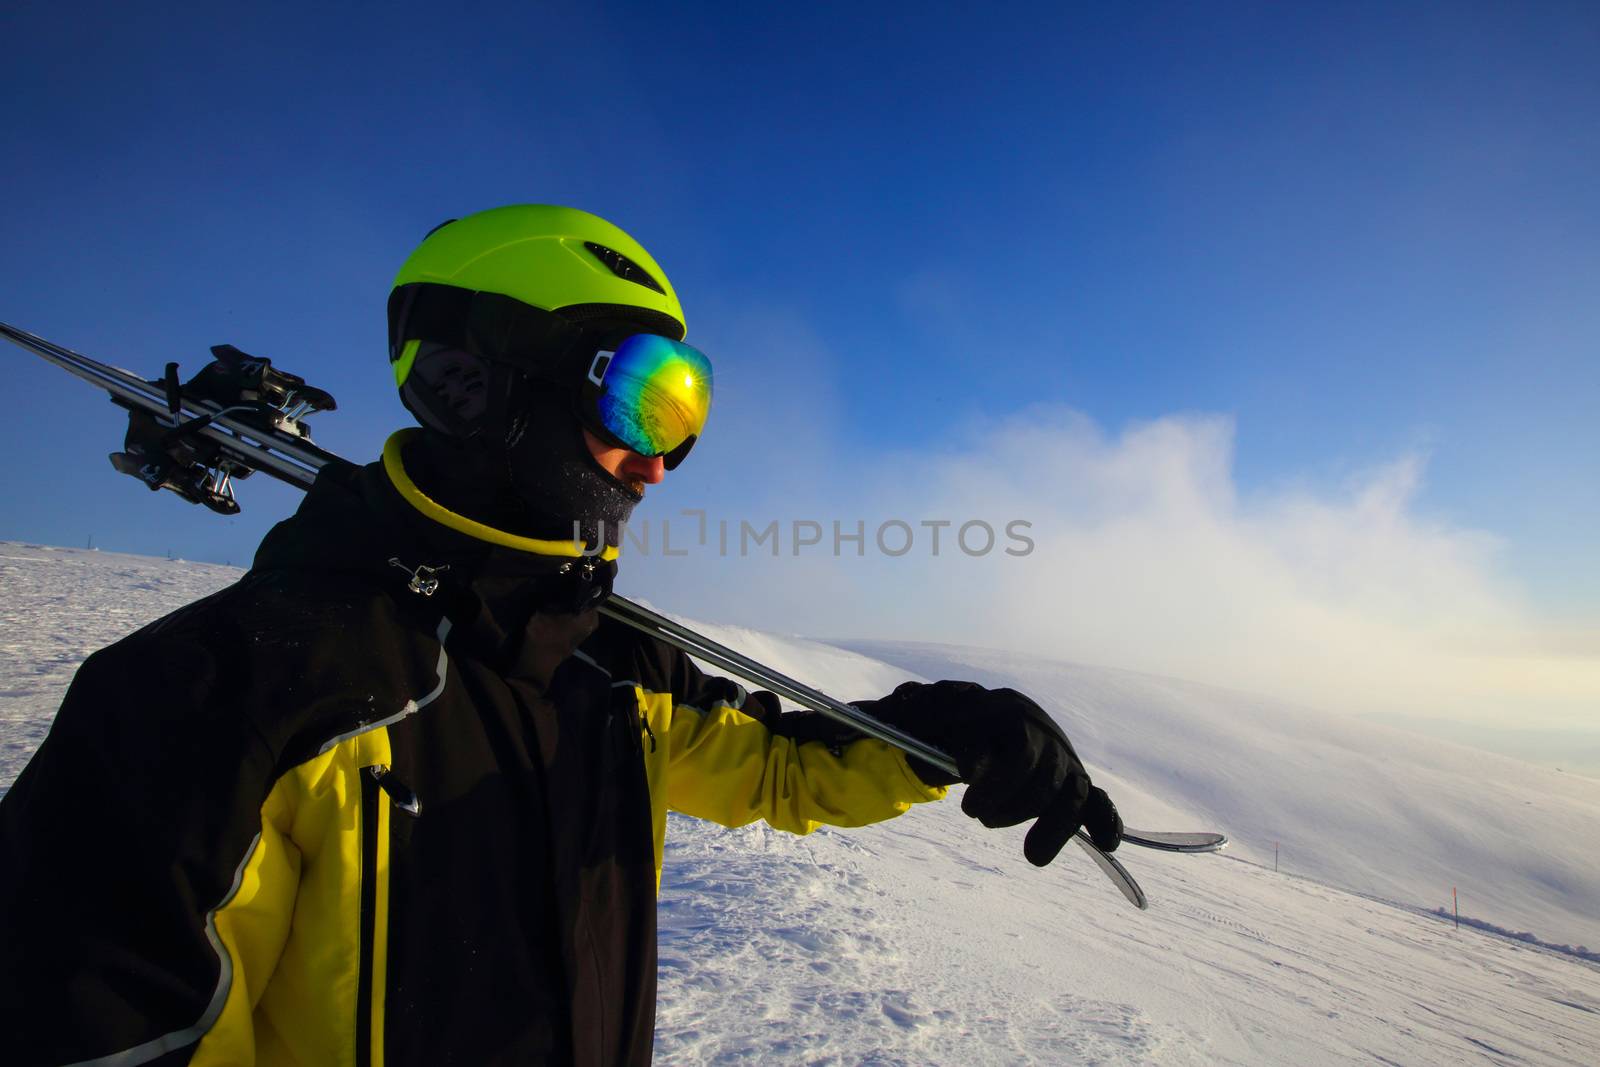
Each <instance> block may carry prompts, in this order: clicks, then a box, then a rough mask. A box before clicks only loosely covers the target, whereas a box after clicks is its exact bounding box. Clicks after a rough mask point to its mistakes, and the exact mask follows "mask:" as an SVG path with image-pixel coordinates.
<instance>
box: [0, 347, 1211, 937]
mask: <svg viewBox="0 0 1600 1067" xmlns="http://www.w3.org/2000/svg"><path fill="white" fill-rule="evenodd" d="M0 337H4V338H5V339H6V340H9V341H11V342H13V343H14V344H17V345H19V346H21V347H22V348H25V349H27V350H29V351H30V352H33V353H34V354H36V355H39V356H42V357H43V358H44V359H46V360H48V361H49V362H51V363H54V364H55V365H56V366H58V367H60V368H61V369H63V370H65V371H67V372H69V373H71V374H73V375H76V376H77V377H79V378H81V379H83V380H84V381H86V382H88V383H89V384H91V385H94V386H97V387H98V388H101V389H104V390H105V391H106V392H108V393H110V394H111V399H112V400H113V401H114V402H115V403H117V404H118V405H120V406H121V407H124V408H126V409H128V412H129V430H128V437H127V443H126V445H125V448H126V451H124V452H120V453H114V454H113V455H112V456H111V462H112V465H113V466H114V467H116V469H117V470H119V471H121V472H123V473H125V474H130V475H132V476H134V477H136V478H138V479H140V480H141V481H143V482H144V483H145V484H146V485H148V486H149V487H150V488H151V489H152V490H154V489H168V490H171V491H173V492H175V493H177V494H178V495H179V496H182V497H183V498H184V499H186V500H188V501H190V502H192V503H198V504H205V505H206V506H207V507H209V508H211V509H212V510H213V511H217V512H220V513H222V514H234V513H236V512H237V511H238V510H239V506H238V503H237V501H236V500H235V498H234V494H233V482H234V481H235V480H236V479H238V478H243V477H247V476H248V475H250V474H251V473H253V472H254V471H257V470H261V471H265V472H266V473H267V474H269V475H271V476H272V477H274V478H277V479H279V480H281V481H284V482H287V483H289V484H290V485H295V486H298V487H299V488H301V489H309V488H310V487H311V483H312V482H313V481H314V480H315V479H316V476H317V472H318V471H320V470H321V469H322V468H323V467H324V466H326V465H327V464H329V463H335V462H343V461H342V460H341V459H340V457H338V456H336V455H335V454H333V453H332V452H328V451H326V450H324V449H321V448H318V447H317V446H316V445H314V444H312V443H311V437H310V434H309V432H308V431H307V430H306V427H305V424H304V421H303V420H304V419H305V417H306V416H308V415H310V414H313V413H315V412H317V411H331V410H333V409H334V406H335V405H334V401H333V398H332V397H331V396H329V395H328V394H327V393H325V392H323V391H321V390H319V389H315V388H312V387H311V386H308V385H307V384H306V383H305V381H304V380H303V379H301V378H299V377H296V376H294V375H291V374H287V373H285V372H283V371H280V370H278V369H277V368H274V367H273V366H272V365H271V361H270V360H267V359H259V358H256V357H252V356H248V355H246V354H245V353H243V352H240V351H239V350H238V349H236V348H233V347H232V346H228V345H220V346H218V347H216V348H213V349H212V353H213V355H214V356H215V357H216V360H215V362H213V363H211V364H210V365H208V366H207V367H206V368H205V369H204V370H203V371H202V372H201V374H200V375H198V376H197V377H196V378H195V379H193V380H191V381H190V382H189V383H188V384H187V385H183V386H180V385H179V384H178V377H177V364H176V363H169V364H167V367H166V373H165V376H164V378H162V379H161V380H159V381H148V380H146V379H144V378H140V377H139V376H137V375H135V374H132V373H130V372H128V371H125V370H121V369H120V368H117V367H113V366H111V365H109V364H107V363H102V362H101V361H99V360H97V359H92V358H90V357H88V356H85V355H81V354H80V353H77V352H74V351H72V350H71V349H69V348H64V347H62V346H61V345H58V344H55V343H54V342H51V341H47V340H45V339H44V338H42V337H38V336H35V335H34V334H31V333H28V332H27V331H25V330H20V329H17V328H16V327H14V326H8V325H6V324H4V323H0ZM600 610H601V612H602V613H604V614H606V615H608V616H610V617H611V618H613V619H616V620H617V621H619V622H621V623H624V624H626V625H628V626H631V627H633V628H635V629H637V630H640V631H642V632H644V633H646V634H649V635H650V636H652V637H655V638H657V639H658V640H661V641H665V642H666V643H667V644H669V645H672V646H674V647H675V648H679V649H682V650H683V651H684V652H687V653H688V654H690V655H691V656H694V657H696V658H698V659H700V660H702V661H704V662H706V663H708V664H711V665H712V666H714V667H717V668H718V669H721V670H724V671H727V672H728V673H730V674H733V675H736V676H738V677H740V678H743V679H745V680H746V681H748V682H751V683H752V684H754V685H757V686H760V687H761V688H763V689H768V690H770V691H772V692H774V693H776V694H778V696H780V697H783V698H785V699H787V700H789V701H792V702H793V703H795V704H798V705H800V706H801V707H805V708H809V709H811V710H812V711H816V712H819V713H821V714H823V715H827V716H829V717H830V718H833V719H836V720H838V721H840V722H843V723H845V724H847V725H849V726H851V727H853V728H855V729H856V730H859V731H860V732H862V733H863V734H866V735H868V736H870V737H875V738H878V739H879V740H881V741H885V742H887V743H888V744H891V745H893V746H895V747H896V748H898V749H901V750H902V751H904V752H907V753H909V754H911V755H913V756H916V757H918V758H919V759H923V760H926V761H927V762H929V763H931V764H933V765H934V766H936V767H939V768H940V769H942V770H945V771H948V772H950V773H951V774H957V775H958V774H959V772H958V770H957V768H956V765H955V761H954V760H952V759H951V758H950V756H949V755H947V754H946V753H944V752H942V751H941V750H939V749H937V748H935V747H933V746H931V745H928V744H926V743H924V742H922V741H919V740H917V739H916V738H914V737H912V736H910V735H909V734H906V733H904V732H903V731H901V730H897V729H895V728H894V727H893V726H890V725H888V724H887V723H882V722H879V721H878V720H876V719H874V718H872V717H871V716H870V715H867V714H866V713H864V712H862V711H861V710H860V709H859V708H856V707H854V706H853V705H850V704H846V703H844V702H843V701H840V700H835V699H834V698H833V697H831V696H829V695H827V694H826V693H823V692H821V691H820V690H817V689H814V688H812V687H811V686H808V685H806V684H805V683H803V682H800V681H796V680H795V679H793V678H790V677H788V676H786V675H783V674H780V673H779V672H777V671H775V670H773V669H772V668H770V667H768V666H766V665H764V664H762V663H759V662H757V661H756V660H753V659H751V658H749V657H748V656H745V655H743V654H741V653H739V652H737V651H735V650H734V649H731V648H728V647H727V646H726V645H722V644H719V643H718V642H716V641H713V640H712V639H711V638H709V637H706V636H705V635H703V634H700V633H697V632H696V631H694V630H692V629H690V628H689V627H687V626H684V625H682V624H681V623H678V622H676V621H674V620H672V619H670V618H668V617H666V616H665V615H661V614H658V613H657V612H654V611H651V610H650V609H649V608H646V607H644V606H643V605H641V604H636V603H634V602H633V601H631V600H627V599H626V598H624V597H620V596H616V595H615V594H613V595H612V596H611V597H610V598H609V599H608V600H606V601H605V602H604V603H603V604H602V605H601V607H600ZM1075 840H1076V841H1077V842H1078V844H1079V845H1080V846H1082V848H1083V850H1084V851H1085V852H1087V853H1088V854H1089V856H1090V857H1091V858H1092V859H1093V860H1094V861H1095V863H1096V864H1097V865H1098V866H1099V867H1100V869H1101V871H1103V872H1104V873H1105V875H1106V876H1107V877H1108V878H1110V879H1111V881H1112V882H1113V883H1114V884H1115V885H1116V887H1117V888H1118V889H1119V890H1120V891H1121V893H1122V895H1123V896H1124V897H1126V898H1127V900H1128V901H1129V903H1131V904H1133V905H1134V906H1135V907H1138V908H1141V909H1142V908H1145V907H1148V906H1149V902H1148V900H1147V899H1146V897H1145V895H1144V890H1142V889H1141V888H1140V887H1139V883H1138V882H1136V881H1135V880H1134V878H1133V876H1132V875H1131V874H1129V873H1128V871H1127V869H1126V868H1125V867H1123V865H1122V864H1121V863H1120V862H1118V861H1117V859H1116V858H1115V857H1113V856H1110V855H1107V854H1106V853H1105V852H1103V851H1101V850H1100V849H1099V848H1097V847H1096V846H1095V844H1094V842H1093V841H1091V840H1090V839H1089V836H1088V835H1087V834H1086V833H1084V832H1083V831H1082V830H1080V831H1078V834H1077V837H1076V838H1075ZM1122 840H1123V841H1124V842H1125V843H1127V844H1130V845H1138V846H1141V847H1143V848H1153V849H1160V850H1163V851H1167V852H1215V851H1217V850H1218V849H1220V848H1222V847H1223V845H1225V844H1226V843H1227V838H1225V837H1224V836H1223V835H1221V834H1215V833H1167V832H1162V831H1152V830H1134V829H1126V830H1124V832H1123V836H1122Z"/></svg>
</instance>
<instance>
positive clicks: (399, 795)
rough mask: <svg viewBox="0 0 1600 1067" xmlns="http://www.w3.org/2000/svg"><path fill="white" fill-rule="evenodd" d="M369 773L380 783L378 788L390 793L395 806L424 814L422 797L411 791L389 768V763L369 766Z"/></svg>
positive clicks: (410, 812) (407, 812)
mask: <svg viewBox="0 0 1600 1067" xmlns="http://www.w3.org/2000/svg"><path fill="white" fill-rule="evenodd" d="M367 773H368V774H370V775H372V780H373V781H374V782H377V783H378V788H379V789H382V790H383V791H384V792H385V793H387V794H389V799H390V800H392V801H394V806H395V807H397V808H399V809H400V810H401V811H403V812H405V813H406V814H407V815H411V816H418V815H421V814H422V798H421V797H419V796H417V794H416V793H414V792H412V791H411V787H410V786H408V785H406V784H405V783H404V782H402V781H401V780H400V778H399V777H398V776H397V775H396V774H395V773H394V771H392V770H391V769H390V768H389V765H388V764H387V763H378V764H374V765H373V766H371V767H368V768H367Z"/></svg>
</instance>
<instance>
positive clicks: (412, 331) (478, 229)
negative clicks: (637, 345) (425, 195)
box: [389, 204, 687, 436]
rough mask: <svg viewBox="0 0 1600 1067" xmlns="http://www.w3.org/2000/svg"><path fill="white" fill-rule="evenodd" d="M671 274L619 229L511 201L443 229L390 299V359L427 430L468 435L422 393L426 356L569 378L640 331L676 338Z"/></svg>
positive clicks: (678, 323) (678, 322) (411, 261)
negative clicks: (461, 354) (443, 352)
mask: <svg viewBox="0 0 1600 1067" xmlns="http://www.w3.org/2000/svg"><path fill="white" fill-rule="evenodd" d="M686 329H687V328H686V326H685V324H684V318H683V308H682V306H681V305H680V304H679V303H678V297H677V294H676V293H675V292H674V291H673V288H672V283H671V282H670V281H668V280H667V276H666V273H665V272H664V271H663V270H662V269H661V267H660V265H659V264H657V263H656V261H655V259H654V258H652V257H651V255H650V253H649V252H647V251H645V249H644V247H643V246H642V245H640V244H639V242H638V241H635V240H634V239H633V238H632V237H630V236H629V235H628V234H627V233H625V232H624V231H623V230H622V229H621V228H619V227H617V226H615V225H613V224H612V223H609V222H607V221H606V220H605V219H602V218H600V217H599V216H597V215H591V214H590V213H589V212H587V211H580V210H578V209H577V208H570V207H557V206H554V205H550V204H514V205H510V206H508V207H499V208H492V209H490V210H488V211H480V212H478V213H476V214H473V215H468V216H466V217H465V218H460V219H453V220H451V221H449V222H446V223H444V224H443V225H441V226H438V227H436V228H435V229H434V230H433V231H432V232H430V233H429V234H428V235H427V237H425V238H424V239H423V241H422V244H421V245H419V246H418V247H417V249H416V250H415V251H414V252H412V253H411V255H410V256H409V257H408V258H407V259H406V261H405V263H404V264H403V265H402V266H401V267H400V273H399V274H398V275H396V277H395V280H394V288H393V290H392V291H391V293H390V294H389V362H390V364H391V366H392V367H393V370H394V375H395V384H396V386H397V387H398V388H399V389H400V395H401V400H402V401H403V402H404V403H405V405H406V407H408V408H409V409H410V410H411V411H412V413H413V414H415V415H416V416H417V417H418V418H419V419H420V420H421V421H422V422H423V424H424V425H431V426H434V427H435V428H436V429H443V430H446V432H452V433H454V434H455V435H457V436H464V435H465V434H464V433H463V431H464V429H465V427H463V426H462V425H459V424H452V423H453V421H454V420H452V419H451V418H450V417H449V413H448V412H447V411H443V410H441V405H440V403H439V401H438V398H437V397H436V396H434V395H432V393H433V391H432V390H430V389H427V388H418V387H417V383H416V382H415V380H414V378H413V375H412V371H413V369H414V365H415V361H416V359H417V356H418V354H419V352H426V351H429V350H436V349H437V348H452V349H462V350H465V351H468V352H471V353H472V354H473V355H475V356H477V357H479V358H481V359H483V360H486V361H488V362H491V363H500V364H515V365H518V366H519V367H521V368H522V369H523V370H524V371H532V372H535V373H548V374H550V375H552V376H554V375H558V374H559V375H561V376H563V377H569V376H570V375H571V374H573V373H578V374H581V373H582V368H581V365H579V367H578V369H577V370H576V371H574V370H573V363H574V361H576V360H581V359H582V357H583V355H584V354H586V353H587V354H590V355H592V353H593V352H594V351H595V350H596V348H597V347H605V346H607V345H609V344H614V343H615V342H616V341H618V340H620V339H622V338H624V337H627V336H629V335H631V334H637V333H652V334H659V335H661V336H664V337H667V338H670V339H672V340H674V341H681V340H682V339H683V337H684V334H685V332H686Z"/></svg>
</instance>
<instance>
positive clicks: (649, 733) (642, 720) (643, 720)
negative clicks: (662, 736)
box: [639, 715, 656, 752]
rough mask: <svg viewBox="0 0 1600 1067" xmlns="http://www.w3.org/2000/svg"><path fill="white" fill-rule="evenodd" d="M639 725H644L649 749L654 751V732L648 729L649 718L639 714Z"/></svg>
mask: <svg viewBox="0 0 1600 1067" xmlns="http://www.w3.org/2000/svg"><path fill="white" fill-rule="evenodd" d="M639 725H640V726H643V727H644V732H645V734H646V735H647V736H648V737H649V738H650V751H651V752H654V751H655V750H656V732H655V731H654V730H652V729H650V720H649V719H647V718H645V717H644V716H643V715H640V716H639Z"/></svg>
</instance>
